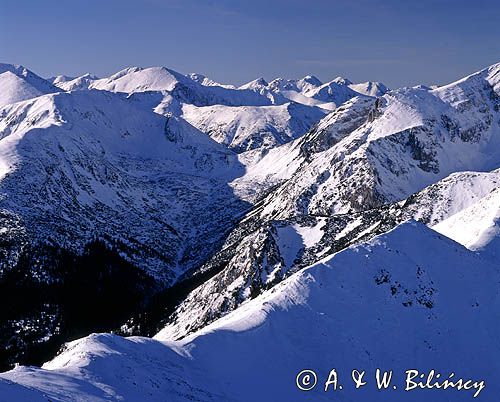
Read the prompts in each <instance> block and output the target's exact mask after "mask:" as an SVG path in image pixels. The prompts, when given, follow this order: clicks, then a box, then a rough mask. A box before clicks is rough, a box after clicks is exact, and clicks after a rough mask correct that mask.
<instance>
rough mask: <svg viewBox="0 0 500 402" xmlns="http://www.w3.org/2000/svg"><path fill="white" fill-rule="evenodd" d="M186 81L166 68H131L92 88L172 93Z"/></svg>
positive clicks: (129, 91) (183, 77)
mask: <svg viewBox="0 0 500 402" xmlns="http://www.w3.org/2000/svg"><path fill="white" fill-rule="evenodd" d="M186 80H189V78H187V77H185V76H184V75H182V74H180V73H177V72H176V71H173V70H170V69H168V68H165V67H150V68H142V67H130V68H126V69H124V70H121V71H119V72H117V73H116V74H113V75H112V76H110V77H109V78H102V79H100V80H97V81H95V82H93V83H92V84H91V85H90V88H91V89H101V90H106V91H113V92H125V93H132V92H145V91H172V90H173V89H174V88H175V85H176V84H177V83H178V82H185V81H186Z"/></svg>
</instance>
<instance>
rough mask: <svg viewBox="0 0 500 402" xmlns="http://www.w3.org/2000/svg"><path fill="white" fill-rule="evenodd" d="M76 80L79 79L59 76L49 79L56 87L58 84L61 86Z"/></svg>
mask: <svg viewBox="0 0 500 402" xmlns="http://www.w3.org/2000/svg"><path fill="white" fill-rule="evenodd" d="M75 78H77V77H72V76H69V75H57V76H55V77H50V78H47V81H49V82H50V83H52V84H54V85H56V84H61V83H63V82H68V81H71V80H74V79H75Z"/></svg>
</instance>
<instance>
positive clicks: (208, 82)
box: [186, 73, 236, 89]
mask: <svg viewBox="0 0 500 402" xmlns="http://www.w3.org/2000/svg"><path fill="white" fill-rule="evenodd" d="M186 77H188V78H190V79H192V80H193V81H195V82H197V83H199V84H201V85H204V86H207V87H222V88H228V89H236V87H235V86H234V85H229V84H220V83H218V82H216V81H214V80H212V79H210V78H208V77H207V76H205V75H203V74H198V73H190V74H187V75H186Z"/></svg>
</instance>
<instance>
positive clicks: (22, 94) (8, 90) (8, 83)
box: [0, 71, 44, 108]
mask: <svg viewBox="0 0 500 402" xmlns="http://www.w3.org/2000/svg"><path fill="white" fill-rule="evenodd" d="M43 94H44V92H41V91H39V90H38V89H37V88H35V87H34V86H32V85H30V84H29V83H28V82H27V81H26V80H25V79H23V78H20V77H18V76H17V75H16V74H14V73H12V72H10V71H5V72H4V73H1V74H0V108H1V107H3V106H5V105H8V104H11V103H16V102H20V101H23V100H26V99H31V98H36V97H37V96H40V95H43Z"/></svg>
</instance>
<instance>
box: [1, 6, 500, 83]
mask: <svg viewBox="0 0 500 402" xmlns="http://www.w3.org/2000/svg"><path fill="white" fill-rule="evenodd" d="M499 20H500V1H498V0H494V1H493V0H469V1H463V0H454V1H451V0H450V1H449V0H434V1H430V0H418V1H417V0H415V1H408V0H379V1H375V0H329V1H327V0H309V1H298V0H287V1H283V0H276V1H273V0H265V1H264V0H252V1H238V0H220V1H210V0H100V1H96V0H86V1H80V0H68V1H60V0H57V1H55V0H44V1H38V0H25V1H19V0H1V10H0V62H7V63H15V64H23V65H25V66H27V67H28V68H30V69H32V70H33V71H35V72H36V73H38V74H40V75H42V76H50V75H57V74H67V75H79V74H83V73H85V72H91V73H94V74H97V75H99V76H105V75H109V74H111V73H113V72H116V71H118V70H120V69H122V68H124V67H127V66H135V65H139V66H153V65H163V66H166V67H169V68H172V69H174V70H177V71H179V72H182V73H189V72H199V73H203V74H205V75H207V76H209V77H211V78H213V79H215V80H217V81H221V82H225V83H235V84H241V83H243V82H246V81H250V80H252V79H254V78H257V77H260V76H263V77H264V78H266V79H268V80H270V79H273V78H275V77H277V76H283V77H285V78H295V77H302V76H304V75H307V74H314V75H316V76H318V77H319V78H320V79H322V80H329V79H333V78H335V77H336V76H339V75H340V76H344V77H347V78H349V79H351V80H353V81H366V80H376V81H382V82H384V83H386V84H387V85H389V86H391V87H398V86H403V85H414V84H418V83H423V84H427V85H430V84H434V83H446V82H450V81H453V80H455V79H457V78H460V77H462V76H464V75H467V74H468V73H471V72H474V71H476V70H479V69H481V68H483V67H486V66H488V65H490V64H493V63H496V62H499V61H500V40H499V38H500V23H499Z"/></svg>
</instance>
